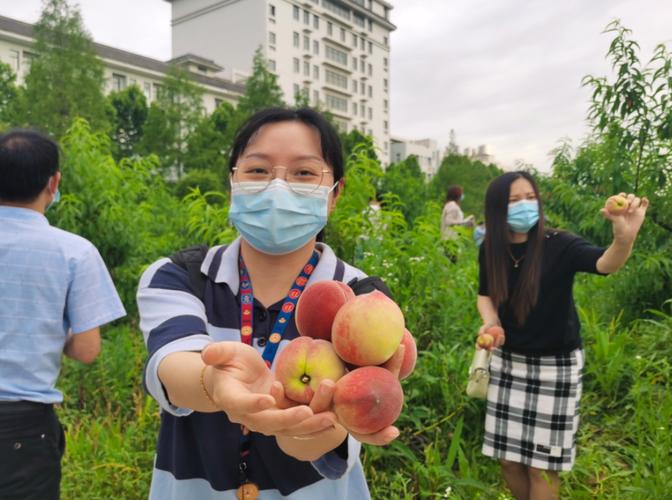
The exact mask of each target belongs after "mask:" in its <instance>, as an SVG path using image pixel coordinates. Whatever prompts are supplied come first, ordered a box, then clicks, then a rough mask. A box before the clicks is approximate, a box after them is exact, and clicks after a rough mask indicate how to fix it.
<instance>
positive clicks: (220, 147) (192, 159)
mask: <svg viewBox="0 0 672 500" xmlns="http://www.w3.org/2000/svg"><path fill="white" fill-rule="evenodd" d="M234 115H235V108H234V107H233V105H232V104H230V103H228V102H222V103H221V104H220V105H219V106H217V108H216V109H215V110H214V111H213V112H212V114H210V115H209V116H206V117H203V118H202V119H201V121H200V122H199V124H198V125H197V126H196V128H195V130H194V131H193V132H192V133H191V135H190V136H189V138H188V139H187V155H186V157H185V159H184V169H185V171H187V172H190V171H192V170H199V169H206V170H209V171H211V172H213V173H214V174H216V175H217V176H218V177H219V178H220V179H223V178H224V176H225V174H226V170H227V164H228V163H227V161H228V158H227V154H226V153H227V151H228V150H229V148H230V146H231V145H230V143H229V142H228V141H229V135H230V134H229V133H231V132H232V123H233V120H234ZM220 188H221V186H220Z"/></svg>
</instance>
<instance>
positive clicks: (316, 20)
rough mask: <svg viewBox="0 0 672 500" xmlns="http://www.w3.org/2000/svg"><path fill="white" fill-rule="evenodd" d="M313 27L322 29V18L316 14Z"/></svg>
mask: <svg viewBox="0 0 672 500" xmlns="http://www.w3.org/2000/svg"><path fill="white" fill-rule="evenodd" d="M313 28H315V29H316V30H319V29H320V18H319V17H317V16H316V15H313Z"/></svg>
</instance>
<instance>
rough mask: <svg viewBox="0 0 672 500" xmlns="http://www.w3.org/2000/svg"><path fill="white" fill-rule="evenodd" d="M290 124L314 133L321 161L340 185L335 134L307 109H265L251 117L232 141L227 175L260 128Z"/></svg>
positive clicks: (340, 155)
mask: <svg viewBox="0 0 672 500" xmlns="http://www.w3.org/2000/svg"><path fill="white" fill-rule="evenodd" d="M290 121H291V122H301V123H304V124H305V125H308V126H309V127H311V128H314V129H315V130H317V132H318V133H319V134H320V142H321V144H322V157H323V158H324V161H325V162H326V163H327V165H329V166H330V167H331V169H332V170H333V173H334V181H335V182H338V181H340V180H341V179H342V178H343V174H344V163H343V149H342V147H341V140H340V139H339V137H338V132H336V129H335V128H334V127H333V126H332V125H331V124H330V123H329V122H328V121H327V119H326V118H325V117H324V116H322V115H321V114H320V113H318V112H317V111H314V110H312V109H310V108H299V109H288V108H268V109H264V110H262V111H259V112H258V113H255V114H254V115H252V116H251V117H250V118H249V119H248V120H247V121H246V122H245V123H244V124H243V126H242V127H241V128H240V129H239V130H238V133H237V134H236V138H235V139H234V141H233V147H232V148H231V157H230V158H229V171H233V168H234V167H235V166H236V163H238V158H239V157H240V155H241V154H243V151H245V148H246V147H247V145H248V144H249V142H250V140H251V139H252V138H253V137H254V134H256V133H257V132H258V131H259V129H260V128H261V127H263V126H264V125H268V124H269V123H280V122H290Z"/></svg>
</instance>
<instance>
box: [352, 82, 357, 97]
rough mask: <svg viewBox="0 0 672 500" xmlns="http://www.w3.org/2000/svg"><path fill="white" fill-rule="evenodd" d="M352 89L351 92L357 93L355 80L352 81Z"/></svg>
mask: <svg viewBox="0 0 672 500" xmlns="http://www.w3.org/2000/svg"><path fill="white" fill-rule="evenodd" d="M352 91H353V93H355V94H356V93H357V80H353V81H352Z"/></svg>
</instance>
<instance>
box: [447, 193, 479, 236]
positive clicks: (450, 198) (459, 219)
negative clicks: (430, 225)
mask: <svg viewBox="0 0 672 500" xmlns="http://www.w3.org/2000/svg"><path fill="white" fill-rule="evenodd" d="M462 200H464V191H463V189H462V186H450V187H449V188H448V192H447V193H446V203H445V205H444V206H443V212H442V213H441V238H443V239H444V240H454V239H455V238H457V233H456V232H455V231H454V230H453V229H452V226H465V227H473V225H474V216H473V215H470V216H469V217H467V218H466V219H465V218H464V213H463V212H462V209H461V208H460V203H461V202H462Z"/></svg>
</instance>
